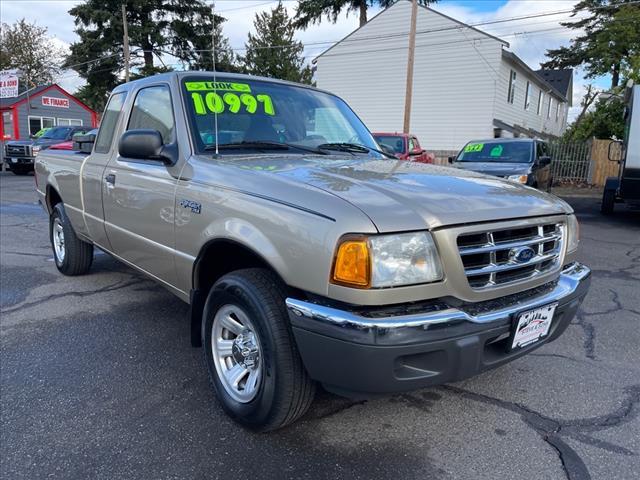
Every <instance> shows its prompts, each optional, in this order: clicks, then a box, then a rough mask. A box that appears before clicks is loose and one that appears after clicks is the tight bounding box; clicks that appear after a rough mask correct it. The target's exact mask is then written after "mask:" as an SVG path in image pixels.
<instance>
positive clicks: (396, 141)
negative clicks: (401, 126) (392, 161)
mask: <svg viewBox="0 0 640 480" xmlns="http://www.w3.org/2000/svg"><path fill="white" fill-rule="evenodd" d="M374 137H375V138H376V142H378V143H379V144H380V145H385V146H386V147H389V148H390V149H391V150H393V152H394V153H404V138H403V137H401V136H400V135H374Z"/></svg>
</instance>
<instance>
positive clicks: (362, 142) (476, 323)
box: [35, 72, 590, 431]
mask: <svg viewBox="0 0 640 480" xmlns="http://www.w3.org/2000/svg"><path fill="white" fill-rule="evenodd" d="M371 101H376V99H375V98H372V99H371ZM83 150H84V151H87V150H90V153H83V152H75V151H71V152H70V151H57V152H56V151H50V150H46V151H44V152H41V154H40V155H39V156H38V157H37V162H36V168H35V170H36V182H37V190H38V195H39V198H40V201H41V203H42V205H43V206H44V207H45V208H46V211H47V213H48V214H49V216H50V237H51V244H52V247H53V253H54V259H55V265H56V267H57V268H58V270H60V272H62V273H63V274H65V275H80V274H83V273H86V272H87V271H88V270H89V268H90V266H91V261H92V258H93V251H94V248H96V247H97V248H99V249H101V250H103V251H105V252H107V253H109V254H110V255H112V256H113V257H115V258H116V259H118V260H121V261H122V262H124V263H125V264H127V265H129V266H130V267H132V268H134V269H136V270H138V271H140V272H142V273H143V274H145V275H147V276H148V277H150V278H152V279H153V280H155V281H156V282H158V283H159V284H161V285H163V286H164V287H166V288H167V289H168V290H169V291H171V292H172V293H174V294H175V295H177V296H178V297H179V298H180V299H182V300H184V301H185V302H188V303H189V304H190V314H189V321H190V328H191V340H192V343H193V345H194V346H202V347H203V348H202V351H203V353H204V361H205V363H206V366H207V368H208V372H209V375H210V378H211V384H212V386H213V391H214V392H215V395H216V396H217V398H218V400H219V402H220V404H221V405H222V407H223V409H224V410H225V411H226V412H227V413H228V414H229V415H230V416H231V417H233V418H234V419H235V420H237V421H238V422H240V423H241V424H243V425H246V426H248V427H250V428H253V429H255V430H259V431H267V430H273V429H276V428H279V427H282V426H284V425H287V424H289V423H291V422H293V421H295V420H296V419H298V418H300V417H301V416H302V415H303V414H304V413H305V411H306V410H307V409H308V407H309V405H310V404H311V402H312V400H313V397H314V391H315V388H316V386H317V385H318V384H321V385H323V386H324V388H326V389H327V390H329V391H331V392H334V393H337V394H340V395H344V396H348V397H353V398H361V397H369V396H374V395H378V394H390V393H394V392H402V391H407V390H414V389H419V388H424V387H429V386H432V385H437V384H442V383H445V382H453V381H457V380H461V379H463V378H467V377H470V376H472V375H475V374H478V373H480V372H482V371H485V370H487V369H490V368H494V367H497V366H499V365H503V364H505V363H507V362H509V361H511V360H514V359H516V358H518V357H520V356H522V355H525V354H527V353H529V352H531V351H532V350H534V349H536V348H539V347H540V346H541V345H544V344H545V343H547V342H550V341H552V340H555V339H556V338H558V337H559V336H560V335H561V334H562V333H563V332H564V331H565V329H566V328H567V326H568V325H569V322H570V321H571V319H572V318H573V317H574V315H575V314H576V311H577V310H578V307H579V306H580V303H581V302H582V299H583V298H584V296H585V294H586V293H587V289H588V285H589V276H590V270H589V269H588V268H587V267H585V266H584V265H581V264H580V263H578V262H576V251H577V249H578V222H577V221H576V217H575V216H574V214H573V211H572V209H571V207H570V206H569V205H567V204H566V203H565V202H563V201H562V200H560V199H558V198H556V197H553V196H550V195H548V194H546V193H543V192H540V191H537V190H534V189H532V188H528V187H525V186H522V185H519V184H516V183H515V182H510V181H506V180H503V179H500V178H496V177H489V176H485V175H482V174H479V173H476V172H470V171H463V170H459V169H451V168H448V167H442V166H435V165H425V164H417V163H413V162H406V161H400V160H397V159H394V158H389V157H388V156H386V155H385V154H384V153H383V152H380V151H379V150H378V144H377V143H376V142H375V140H374V138H373V136H372V135H371V133H370V132H369V130H367V128H366V127H365V125H364V124H363V123H362V121H361V120H360V119H359V118H358V117H357V116H356V114H355V113H354V112H353V111H352V110H351V109H350V108H349V106H348V105H347V104H346V103H345V102H344V101H343V100H341V99H340V98H338V97H337V96H335V95H332V94H330V93H328V92H324V91H321V90H318V89H316V88H313V87H310V86H305V85H297V84H294V83H288V82H282V81H277V80H272V79H267V78H260V77H252V76H244V75H234V74H227V73H207V72H172V73H167V74H162V75H158V76H153V77H149V78H145V79H141V80H136V81H133V82H129V83H125V84H123V85H120V86H118V87H117V88H116V89H115V90H114V91H113V93H112V94H111V97H110V99H109V101H108V104H107V106H106V109H105V112H104V115H103V117H102V123H101V125H100V129H99V131H98V134H97V137H96V138H95V141H94V144H93V148H92V150H91V149H87V148H83ZM514 375H515V371H514ZM523 381H526V379H522V378H514V382H523Z"/></svg>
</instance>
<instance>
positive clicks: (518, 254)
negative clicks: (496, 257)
mask: <svg viewBox="0 0 640 480" xmlns="http://www.w3.org/2000/svg"><path fill="white" fill-rule="evenodd" d="M535 256H536V252H535V250H534V249H533V248H531V247H517V248H512V249H511V250H509V259H510V260H511V261H513V262H516V263H526V262H528V261H530V260H531V259H532V258H533V257H535Z"/></svg>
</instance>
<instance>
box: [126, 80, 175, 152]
mask: <svg viewBox="0 0 640 480" xmlns="http://www.w3.org/2000/svg"><path fill="white" fill-rule="evenodd" d="M139 128H144V129H151V130H157V131H158V132H160V135H161V136H162V141H163V143H165V144H167V143H172V142H173V141H174V140H175V127H174V119H173V107H172V106H171V94H170V93H169V87H167V86H166V85H158V86H156V87H147V88H143V89H142V90H140V91H139V92H138V95H137V96H136V101H135V102H134V103H133V108H132V109H131V116H130V117H129V125H128V127H127V130H134V129H139Z"/></svg>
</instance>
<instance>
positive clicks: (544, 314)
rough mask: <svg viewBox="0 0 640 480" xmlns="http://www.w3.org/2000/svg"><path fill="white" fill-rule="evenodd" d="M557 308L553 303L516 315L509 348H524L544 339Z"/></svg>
mask: <svg viewBox="0 0 640 480" xmlns="http://www.w3.org/2000/svg"><path fill="white" fill-rule="evenodd" d="M557 306H558V304H557V303H553V304H551V305H545V306H544V307H540V308H536V309H535V310H528V311H526V312H522V313H521V314H520V315H518V318H517V320H516V321H515V322H514V324H515V332H514V333H513V342H512V343H511V348H512V349H513V348H519V347H526V346H527V345H531V344H532V343H535V342H537V341H538V340H540V339H541V338H544V337H546V336H547V334H548V333H549V328H550V327H551V321H552V320H553V314H554V312H555V311H556V307H557Z"/></svg>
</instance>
